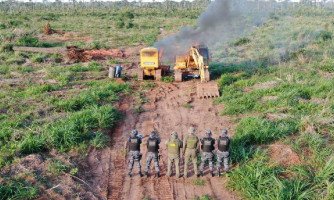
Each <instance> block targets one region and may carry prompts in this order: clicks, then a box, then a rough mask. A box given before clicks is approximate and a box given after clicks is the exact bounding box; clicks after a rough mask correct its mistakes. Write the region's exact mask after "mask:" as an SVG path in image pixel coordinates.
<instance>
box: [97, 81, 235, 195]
mask: <svg viewBox="0 0 334 200" xmlns="http://www.w3.org/2000/svg"><path fill="white" fill-rule="evenodd" d="M156 84H157V85H156V87H154V88H153V89H151V90H150V91H148V92H147V93H146V94H145V96H146V98H147V99H148V102H147V103H145V104H144V105H143V108H144V112H143V113H141V114H139V115H138V114H136V113H135V112H134V101H133V99H131V98H129V99H124V101H122V102H121V103H120V105H119V110H120V111H121V112H122V113H123V114H124V119H123V120H122V122H120V124H119V125H118V126H117V127H116V129H115V130H114V132H113V133H112V138H113V141H112V146H111V148H110V150H109V151H108V153H109V154H107V153H106V152H107V151H106V152H105V153H104V155H103V156H102V157H103V158H104V159H102V160H99V161H95V165H102V166H104V165H106V166H108V167H102V168H103V170H100V171H101V172H99V175H96V177H95V178H93V179H95V180H93V181H92V182H94V183H98V182H100V183H98V184H99V185H97V186H96V187H97V188H101V189H100V190H99V191H101V190H102V191H105V192H101V193H102V194H104V196H105V197H106V199H108V200H121V199H125V200H142V199H144V198H149V199H151V200H158V199H163V200H165V199H167V200H179V199H180V200H185V199H194V198H196V197H200V196H203V195H210V196H211V197H214V198H215V199H226V200H230V199H239V198H238V197H236V196H235V195H234V194H232V193H231V192H230V191H228V190H227V189H226V187H225V184H224V181H225V180H224V179H222V178H218V177H213V178H211V177H209V176H208V175H206V176H205V177H203V178H201V179H203V180H204V181H205V184H204V185H200V186H198V185H196V184H194V181H195V180H196V177H194V174H193V173H192V172H191V173H190V175H192V177H190V178H176V177H167V176H166V171H167V163H166V162H167V152H166V147H165V141H166V140H167V139H168V138H169V136H170V133H171V132H172V131H174V130H175V131H177V132H178V133H179V136H180V137H181V138H182V135H185V134H186V133H187V130H188V128H189V127H190V126H195V127H196V129H197V134H198V136H200V137H201V136H202V134H201V133H202V132H203V131H204V129H206V128H210V129H211V130H212V131H213V132H214V133H218V131H219V130H221V129H222V128H223V127H228V128H230V130H232V133H233V124H232V123H230V120H229V119H228V118H227V117H221V116H219V110H222V109H223V107H220V106H221V105H220V106H216V105H214V104H213V100H212V99H197V97H196V82H193V81H187V82H182V83H170V84H167V83H156ZM134 128H136V129H138V131H139V132H140V133H142V134H143V135H144V137H145V138H144V143H145V140H146V138H147V136H148V135H149V133H150V132H151V131H152V130H153V129H156V130H157V131H158V132H159V134H160V137H161V140H162V143H161V146H160V147H161V156H162V159H161V160H160V164H161V165H160V167H161V175H162V177H160V178H153V177H152V176H151V177H148V178H140V177H139V175H138V171H137V167H136V165H135V167H134V173H133V175H134V176H133V177H131V178H130V177H128V176H127V164H126V161H125V157H124V152H122V151H121V149H123V147H124V142H125V140H126V139H127V137H128V133H129V132H130V131H131V130H132V129H134ZM214 136H215V137H217V135H215V134H214ZM142 153H143V159H142V162H141V163H142V170H143V169H144V167H145V164H146V163H145V153H146V147H144V146H143V148H142ZM92 156H94V155H92ZM107 158H108V159H107ZM100 168H101V167H100ZM190 169H192V166H190ZM150 171H151V174H152V172H153V173H154V169H152V166H151V170H150ZM180 172H181V175H182V174H183V166H182V165H180Z"/></svg>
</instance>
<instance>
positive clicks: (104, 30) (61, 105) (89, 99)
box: [0, 1, 334, 200]
mask: <svg viewBox="0 0 334 200" xmlns="http://www.w3.org/2000/svg"><path fill="white" fill-rule="evenodd" d="M207 3H208V2H207V1H195V3H189V2H183V3H180V4H177V3H175V4H174V3H173V2H169V3H153V4H145V5H143V6H139V5H137V4H128V3H125V2H118V3H114V4H112V6H104V5H103V4H102V3H101V5H100V4H99V3H98V2H95V3H93V4H91V5H90V6H84V5H85V4H80V3H78V5H76V6H73V5H71V6H64V4H57V3H54V4H52V6H51V4H50V5H49V6H44V5H43V4H29V3H27V4H20V6H11V7H10V6H8V5H7V4H6V2H0V8H1V7H2V8H4V9H1V11H0V42H1V45H0V86H1V87H0V168H1V170H0V199H34V198H37V197H38V196H41V195H42V194H43V191H45V190H47V189H49V188H52V187H53V185H50V183H55V181H54V180H55V178H56V177H58V178H59V177H62V176H65V175H68V176H77V174H80V173H81V172H80V167H79V166H78V162H79V161H78V160H80V159H82V157H84V156H85V155H87V152H88V151H89V150H91V149H95V148H104V147H106V146H109V145H110V135H111V134H112V131H111V130H113V128H114V127H115V125H116V123H117V122H118V121H120V120H121V119H122V114H121V113H120V111H119V109H118V107H117V105H118V103H119V101H120V100H122V97H124V96H126V95H134V98H135V101H136V105H137V106H136V108H135V111H136V112H137V113H141V112H143V108H142V104H143V103H145V102H146V101H147V100H146V99H145V96H144V93H143V91H145V90H148V89H150V88H152V87H155V85H154V84H153V83H152V82H144V83H143V84H142V85H140V87H134V86H133V83H131V82H130V83H124V82H123V81H113V80H110V79H108V78H107V75H108V72H107V69H108V63H113V64H114V63H115V62H116V61H115V60H107V61H101V62H95V61H94V62H93V61H92V62H87V63H75V64H73V63H72V64H69V63H66V62H64V61H63V58H62V56H61V55H59V54H43V53H23V52H15V51H13V46H29V47H65V46H69V45H75V46H78V47H81V48H90V49H103V48H126V47H134V46H149V45H152V44H153V43H154V42H155V41H157V40H158V39H159V38H160V37H164V36H166V35H168V34H171V33H173V32H176V31H177V30H178V29H179V28H180V27H181V26H183V25H195V23H196V19H197V18H198V16H199V15H200V13H201V12H202V11H203V9H204V7H205V6H206V5H207ZM333 14H334V13H333V11H331V10H329V9H327V8H320V7H309V6H306V7H301V8H299V9H295V10H293V11H287V12H285V11H284V12H281V11H280V12H276V13H273V14H272V15H271V17H270V19H269V20H268V21H266V22H265V23H264V24H262V25H259V26H258V27H257V28H256V29H254V31H252V32H249V33H248V34H247V35H244V36H242V37H240V38H238V39H236V40H234V41H230V43H229V44H228V46H224V47H222V48H220V49H219V48H217V49H214V50H213V51H212V53H213V61H214V62H213V63H212V64H211V66H210V68H211V72H212V77H213V78H215V79H216V81H217V82H218V84H219V88H220V92H221V97H220V98H218V99H217V100H216V103H217V104H224V110H222V111H221V115H227V116H229V117H231V118H232V119H233V122H234V123H235V124H236V128H235V130H234V135H233V140H232V149H231V159H232V163H233V168H232V170H231V171H230V173H228V174H227V175H226V176H227V177H228V185H229V187H230V188H231V189H233V190H235V191H237V192H238V194H239V195H240V196H242V197H244V198H245V199H328V200H330V199H334V183H333V175H334V158H333V156H332V155H333V147H334V145H333V138H334V126H333V124H334V120H333V119H334V116H333V115H334V41H333V39H334V38H333V33H334V18H333ZM153 18H154V20H153ZM47 22H49V23H50V24H51V25H52V27H53V28H55V29H57V30H63V31H65V33H71V34H72V35H71V36H69V38H72V39H68V38H66V35H64V38H63V40H61V41H51V40H45V38H43V37H42V35H43V34H42V29H43V26H44V25H45V24H46V23H47ZM73 38H76V39H73ZM129 62H131V61H129ZM163 81H164V82H167V83H168V82H172V81H173V78H172V77H165V78H164V79H163ZM134 84H136V83H134ZM136 88H137V91H133V90H136ZM138 88H140V90H139V89H138ZM184 107H185V108H189V109H191V106H190V105H187V104H185V105H184ZM277 144H280V145H282V147H284V148H281V149H280V150H281V151H282V152H281V155H282V157H285V156H286V154H285V152H286V151H287V150H291V151H288V152H294V153H295V154H296V155H297V157H298V161H296V162H293V163H292V162H291V163H289V162H288V163H285V164H282V163H280V160H277V159H276V157H273V155H272V153H271V150H270V149H271V148H272V147H273V146H275V145H277ZM31 158H34V162H39V161H41V160H42V161H43V165H42V164H39V165H36V168H31V169H30V168H29V167H32V166H34V165H33V164H29V166H26V165H25V163H26V162H28V161H29V162H32V161H31ZM42 161H41V163H42ZM44 161H45V162H44ZM44 165H45V166H44ZM22 166H26V168H27V169H28V168H29V170H25V169H26V168H24V170H22ZM38 166H44V167H45V169H44V168H43V169H39V168H38ZM20 167H21V168H20ZM27 171H29V173H28V172H27ZM193 184H194V185H196V186H204V185H205V182H203V181H200V180H199V179H198V180H197V179H196V180H195V181H194V182H193ZM54 190H55V192H56V193H59V194H62V191H60V190H58V189H57V188H56V187H55V189H54ZM75 195H76V194H73V196H70V198H72V199H74V198H77V196H75ZM197 199H213V198H212V197H210V196H209V195H205V196H201V197H198V198H197Z"/></svg>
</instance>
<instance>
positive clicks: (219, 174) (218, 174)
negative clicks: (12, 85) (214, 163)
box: [217, 169, 221, 177]
mask: <svg viewBox="0 0 334 200" xmlns="http://www.w3.org/2000/svg"><path fill="white" fill-rule="evenodd" d="M217 176H218V177H220V176H221V173H220V169H218V173H217Z"/></svg>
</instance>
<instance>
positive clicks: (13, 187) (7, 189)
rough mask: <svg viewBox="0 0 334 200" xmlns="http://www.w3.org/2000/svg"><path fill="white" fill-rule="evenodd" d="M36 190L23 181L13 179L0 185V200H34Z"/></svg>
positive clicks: (36, 193)
mask: <svg viewBox="0 0 334 200" xmlns="http://www.w3.org/2000/svg"><path fill="white" fill-rule="evenodd" d="M37 195H38V189H37V188H36V187H34V186H32V185H31V184H29V183H27V182H26V181H25V180H21V179H18V180H17V179H13V180H10V181H7V182H5V183H4V184H0V199H22V200H25V199H35V198H36V197H37Z"/></svg>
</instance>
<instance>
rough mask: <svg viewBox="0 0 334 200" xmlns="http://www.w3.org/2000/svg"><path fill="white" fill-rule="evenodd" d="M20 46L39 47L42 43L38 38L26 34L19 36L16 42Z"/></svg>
mask: <svg viewBox="0 0 334 200" xmlns="http://www.w3.org/2000/svg"><path fill="white" fill-rule="evenodd" d="M16 45H18V46H28V47H38V46H39V45H40V43H39V40H38V38H35V37H32V36H29V35H26V36H23V37H21V38H19V39H18V40H17V42H16Z"/></svg>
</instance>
